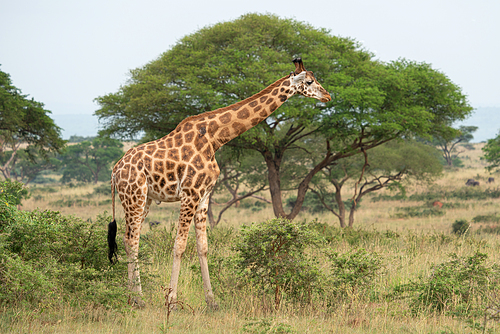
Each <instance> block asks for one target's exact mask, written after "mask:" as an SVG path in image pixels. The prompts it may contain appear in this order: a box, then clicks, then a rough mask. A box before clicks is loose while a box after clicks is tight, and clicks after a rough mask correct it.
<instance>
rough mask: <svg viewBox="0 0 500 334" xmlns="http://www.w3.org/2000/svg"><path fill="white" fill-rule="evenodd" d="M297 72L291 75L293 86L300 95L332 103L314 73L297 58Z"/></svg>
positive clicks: (295, 60)
mask: <svg viewBox="0 0 500 334" xmlns="http://www.w3.org/2000/svg"><path fill="white" fill-rule="evenodd" d="M293 62H294V63H295V72H292V73H290V78H291V86H292V88H295V92H296V93H297V94H300V95H304V96H307V97H312V98H315V99H317V100H320V101H321V102H328V101H331V100H332V98H331V96H330V94H328V92H327V91H326V89H324V88H323V87H322V86H321V85H320V83H319V82H318V81H317V80H316V78H315V77H314V74H313V72H311V71H307V70H306V68H305V67H304V64H303V63H302V59H301V58H295V59H294V60H293Z"/></svg>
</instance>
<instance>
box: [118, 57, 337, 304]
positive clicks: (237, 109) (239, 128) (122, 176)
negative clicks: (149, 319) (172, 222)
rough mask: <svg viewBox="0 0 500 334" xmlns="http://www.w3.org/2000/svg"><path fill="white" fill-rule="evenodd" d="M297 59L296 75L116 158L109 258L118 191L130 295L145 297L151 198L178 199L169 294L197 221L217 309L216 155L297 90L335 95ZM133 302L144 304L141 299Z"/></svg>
mask: <svg viewBox="0 0 500 334" xmlns="http://www.w3.org/2000/svg"><path fill="white" fill-rule="evenodd" d="M293 62H294V63H295V71H294V72H291V73H290V74H289V75H287V76H285V77H283V78H281V79H279V80H277V81H276V82H274V83H272V84H271V85H269V86H268V87H266V88H265V89H264V90H262V91H261V92H259V93H257V94H255V95H253V96H251V97H249V98H247V99H245V100H243V101H240V102H237V103H235V104H232V105H230V106H227V107H224V108H220V109H216V110H212V111H208V112H205V113H202V114H199V115H195V116H191V117H188V118H186V119H184V120H183V121H182V122H180V123H179V124H178V125H177V127H176V128H175V130H174V131H172V132H171V133H169V134H168V135H166V136H165V137H163V138H160V139H158V140H155V141H152V142H149V143H145V144H141V145H139V146H137V147H134V148H131V149H130V150H128V151H127V153H125V155H124V156H123V157H122V158H121V159H120V160H119V161H118V162H117V163H116V165H115V166H114V168H113V172H112V174H111V191H112V206H113V221H112V222H111V223H110V224H109V228H108V244H109V254H108V256H109V259H110V261H111V262H113V258H116V247H117V245H116V240H115V235H116V229H117V226H116V221H115V188H116V191H117V192H118V196H119V197H120V200H121V203H122V206H123V210H124V212H125V224H126V225H125V235H124V243H125V250H126V253H127V258H128V282H129V288H130V290H131V291H132V292H135V293H136V294H137V295H138V296H140V295H141V294H142V290H141V281H140V275H139V267H138V260H137V255H138V251H139V236H140V232H141V227H142V224H143V223H144V219H145V218H146V216H147V215H148V212H149V208H150V205H151V203H152V201H155V202H156V203H157V204H159V203H160V202H176V201H180V202H181V209H180V215H179V222H178V226H177V235H176V238H175V243H174V249H173V265H172V275H171V278H170V287H169V290H168V291H170V296H169V298H170V300H174V301H175V299H176V297H177V283H178V280H179V272H180V264H181V257H182V254H183V253H184V251H185V249H186V243H187V238H188V232H189V228H190V226H191V223H192V221H194V224H195V230H196V246H197V251H198V257H199V260H200V267H201V275H202V279H203V288H204V291H205V300H206V302H207V304H208V305H209V306H211V307H215V308H216V307H217V304H216V302H215V299H214V294H213V291H212V286H211V284H210V276H209V272H208V264H207V253H208V243H207V233H206V223H207V207H208V198H209V196H210V192H211V191H212V188H213V187H214V185H215V182H216V180H217V177H218V176H219V172H220V171H219V166H218V165H217V161H215V152H216V151H217V150H218V149H219V148H220V147H222V146H223V145H224V144H226V143H227V142H228V141H230V140H231V139H233V138H236V137H237V136H239V135H241V134H242V133H243V132H245V131H247V130H248V129H250V128H252V127H254V126H256V125H257V124H259V123H260V122H262V121H263V120H265V119H266V118H267V117H268V116H269V115H271V113H273V112H274V111H275V110H276V109H277V108H278V107H279V106H281V105H282V104H283V103H284V102H285V101H286V100H288V99H289V98H290V97H291V96H293V95H295V94H300V95H303V96H307V97H312V98H315V99H318V100H320V101H321V102H328V101H330V100H331V97H330V94H328V92H327V91H326V90H325V89H324V88H323V87H322V86H321V85H320V84H319V83H318V81H317V80H316V78H315V77H314V75H313V73H312V72H310V71H307V70H306V69H305V67H304V64H303V63H302V60H301V59H300V58H296V59H294V60H293ZM136 302H137V303H138V304H142V301H141V300H140V298H138V299H137V301H136Z"/></svg>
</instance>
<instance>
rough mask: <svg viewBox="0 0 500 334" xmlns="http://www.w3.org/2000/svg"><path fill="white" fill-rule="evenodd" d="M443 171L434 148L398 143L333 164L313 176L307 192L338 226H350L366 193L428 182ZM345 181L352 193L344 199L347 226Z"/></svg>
mask: <svg viewBox="0 0 500 334" xmlns="http://www.w3.org/2000/svg"><path fill="white" fill-rule="evenodd" d="M442 169H443V167H442V165H441V163H440V162H439V153H438V152H437V150H436V149H435V148H434V147H432V146H428V145H424V144H422V143H417V142H414V141H399V140H398V141H392V142H389V143H386V144H384V145H380V146H378V147H376V148H374V149H373V150H370V151H364V152H362V154H360V155H356V156H352V157H349V158H346V159H341V160H339V161H336V162H335V163H333V164H332V165H330V166H328V167H326V168H325V169H323V170H322V171H321V173H318V174H317V175H316V180H313V182H311V184H310V189H311V191H312V192H313V193H314V194H315V195H316V196H317V197H318V198H319V200H320V201H321V203H322V204H323V206H324V207H325V208H326V209H327V210H329V211H330V212H332V213H333V214H334V215H335V216H336V217H337V218H338V219H339V223H340V227H346V226H349V227H352V226H353V225H354V215H355V212H356V209H357V206H358V203H359V202H360V201H361V198H362V197H363V196H365V195H366V194H369V193H371V192H374V191H378V190H380V189H383V188H387V187H390V186H393V185H395V184H398V186H399V187H404V184H403V183H401V182H404V183H407V182H411V181H417V182H429V181H431V180H433V179H434V178H435V177H436V176H438V175H440V174H441V172H442ZM348 181H349V182H350V185H352V190H351V191H350V193H349V194H350V195H349V196H348V197H349V198H348V200H347V202H348V208H347V210H348V211H349V216H348V222H347V223H346V212H347V210H346V203H345V202H346V200H344V198H343V196H342V188H343V187H344V185H345V184H346V182H348ZM332 186H333V188H332ZM332 190H333V191H332Z"/></svg>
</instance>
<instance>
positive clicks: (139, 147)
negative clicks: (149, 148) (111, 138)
mask: <svg viewBox="0 0 500 334" xmlns="http://www.w3.org/2000/svg"><path fill="white" fill-rule="evenodd" d="M144 148H145V146H144V144H143V145H139V146H137V147H136V149H137V151H144Z"/></svg>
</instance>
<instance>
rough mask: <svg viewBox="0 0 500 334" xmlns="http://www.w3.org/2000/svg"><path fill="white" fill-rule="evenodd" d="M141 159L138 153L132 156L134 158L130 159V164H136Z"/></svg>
mask: <svg viewBox="0 0 500 334" xmlns="http://www.w3.org/2000/svg"><path fill="white" fill-rule="evenodd" d="M140 158H142V152H138V153H137V154H134V156H133V157H132V161H131V162H132V164H134V165H135V164H137V161H139V159H140Z"/></svg>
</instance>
